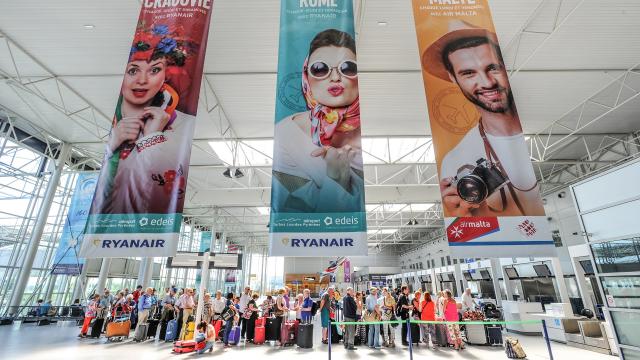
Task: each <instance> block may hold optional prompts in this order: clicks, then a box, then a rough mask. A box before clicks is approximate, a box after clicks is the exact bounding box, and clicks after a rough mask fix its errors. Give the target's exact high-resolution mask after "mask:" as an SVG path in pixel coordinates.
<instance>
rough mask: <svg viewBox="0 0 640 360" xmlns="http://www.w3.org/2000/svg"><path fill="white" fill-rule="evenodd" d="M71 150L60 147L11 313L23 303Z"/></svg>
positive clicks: (11, 304)
mask: <svg viewBox="0 0 640 360" xmlns="http://www.w3.org/2000/svg"><path fill="white" fill-rule="evenodd" d="M70 151H71V145H69V144H67V143H63V144H62V147H61V148H60V152H59V156H58V159H57V161H56V166H55V168H54V170H53V173H52V174H51V178H49V183H48V184H47V191H46V192H45V194H44V199H43V200H42V207H41V208H40V212H39V213H38V219H37V220H36V223H35V226H34V227H33V231H32V232H31V237H30V239H29V245H28V247H27V251H26V253H25V256H24V262H23V263H22V266H21V267H20V274H19V275H18V279H17V281H16V285H15V288H14V290H13V294H12V295H11V302H10V303H9V314H10V315H14V314H17V313H18V309H19V307H20V304H21V303H22V297H23V296H24V290H25V288H26V287H27V283H28V282H29V277H30V276H31V269H32V268H33V261H34V260H35V258H36V255H37V254H38V245H40V240H41V238H42V233H43V231H44V227H45V225H46V224H47V217H48V216H49V210H51V204H53V199H54V197H55V194H56V189H57V188H58V184H59V183H60V175H62V170H63V169H64V164H65V162H66V160H67V158H68V157H69V152H70Z"/></svg>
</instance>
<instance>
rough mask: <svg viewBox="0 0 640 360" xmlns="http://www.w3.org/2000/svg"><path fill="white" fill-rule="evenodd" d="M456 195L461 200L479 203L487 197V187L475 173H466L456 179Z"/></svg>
mask: <svg viewBox="0 0 640 360" xmlns="http://www.w3.org/2000/svg"><path fill="white" fill-rule="evenodd" d="M457 189H458V195H459V196H460V197H461V198H462V200H464V201H466V202H468V203H472V204H479V203H481V202H482V201H484V199H486V198H487V195H489V194H488V189H487V184H486V183H485V182H484V180H482V178H481V177H479V176H477V175H473V174H471V175H467V176H464V177H462V178H461V179H460V180H458V186H457Z"/></svg>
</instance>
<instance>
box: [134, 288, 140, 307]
mask: <svg viewBox="0 0 640 360" xmlns="http://www.w3.org/2000/svg"><path fill="white" fill-rule="evenodd" d="M140 295H142V285H138V286H136V290H135V291H134V292H133V301H135V302H136V304H137V303H138V298H139V297H140Z"/></svg>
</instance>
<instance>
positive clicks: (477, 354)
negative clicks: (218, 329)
mask: <svg viewBox="0 0 640 360" xmlns="http://www.w3.org/2000/svg"><path fill="white" fill-rule="evenodd" d="M315 328H316V330H315V335H316V336H315V339H314V340H315V341H314V348H313V349H298V348H296V347H295V346H294V347H287V348H284V349H281V348H278V347H275V346H271V345H259V346H258V345H251V344H247V345H242V343H241V345H239V346H234V347H231V348H228V349H223V348H222V346H221V345H220V344H219V343H217V344H216V346H215V347H214V350H213V353H205V354H203V355H195V354H185V355H175V354H172V352H171V347H172V346H171V344H170V343H165V342H159V341H153V340H148V341H146V342H143V343H134V342H133V341H131V340H125V341H124V342H121V343H107V342H106V339H105V338H101V339H99V340H95V339H93V340H89V339H78V338H77V337H76V335H77V334H78V331H79V328H78V327H76V326H75V323H70V322H67V323H58V324H52V325H49V326H40V327H37V326H35V325H34V324H25V325H20V324H14V325H12V326H0V339H1V340H0V344H1V345H0V359H7V360H8V359H33V360H42V359H61V360H62V359H64V360H70V359H111V360H120V359H122V360H124V359H133V358H135V359H153V360H160V359H176V358H180V357H182V358H189V359H191V358H196V357H199V358H209V357H213V356H215V357H218V358H220V357H222V358H225V359H236V360H244V359H256V360H257V359H268V358H273V359H289V358H294V357H299V358H302V357H304V359H305V360H315V359H318V360H320V359H328V354H327V351H328V348H327V345H323V344H321V343H320V331H319V330H320V329H319V324H316V325H315ZM397 331H398V335H399V329H397ZM509 336H514V335H509ZM515 337H517V338H519V339H520V340H521V342H522V344H523V348H524V350H525V352H526V353H527V358H528V359H532V360H535V359H549V355H548V352H547V348H546V345H545V342H544V340H543V339H542V338H541V337H534V336H518V335H515ZM397 338H399V336H398V337H397ZM398 342H399V341H398ZM551 344H552V351H553V354H554V357H555V359H574V360H615V359H617V357H613V356H610V355H602V354H598V353H595V352H591V351H587V350H582V349H578V348H574V347H570V346H566V345H563V344H558V343H551ZM413 355H414V358H416V359H428V358H432V359H451V360H452V359H474V360H482V359H486V360H494V359H507V357H506V355H505V353H504V350H503V349H502V348H500V347H484V346H476V347H474V346H468V347H467V349H465V350H463V351H460V352H458V351H455V350H453V349H440V350H435V351H434V350H431V349H428V348H427V347H426V346H424V345H422V344H420V345H419V346H418V347H417V348H414V353H413ZM369 357H372V358H384V359H407V360H408V359H409V351H408V350H407V348H406V347H403V346H399V347H397V348H395V349H384V350H371V349H369V348H367V347H366V346H359V347H358V350H356V351H346V350H345V349H344V347H343V346H342V344H339V345H334V346H333V347H332V359H365V358H369Z"/></svg>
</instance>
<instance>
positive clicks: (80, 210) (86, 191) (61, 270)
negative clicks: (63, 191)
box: [51, 173, 98, 275]
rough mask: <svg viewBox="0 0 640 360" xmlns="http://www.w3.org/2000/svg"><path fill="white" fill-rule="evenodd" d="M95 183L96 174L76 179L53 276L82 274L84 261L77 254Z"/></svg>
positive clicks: (88, 174)
mask: <svg viewBox="0 0 640 360" xmlns="http://www.w3.org/2000/svg"><path fill="white" fill-rule="evenodd" d="M97 181H98V174H97V173H80V174H79V175H78V178H77V179H76V188H75V190H74V192H73V197H72V198H71V204H70V205H69V212H68V213H67V219H66V221H65V223H64V227H63V228H62V235H60V242H59V244H58V249H57V250H56V255H55V258H54V260H53V268H52V269H51V273H52V274H53V275H60V274H65V275H80V273H81V272H82V267H83V266H84V259H81V258H78V252H79V251H80V246H81V244H82V239H83V238H84V234H83V233H82V232H83V230H84V226H85V224H86V222H87V216H88V215H89V207H91V201H92V200H93V193H94V192H95V191H96V183H97Z"/></svg>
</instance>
